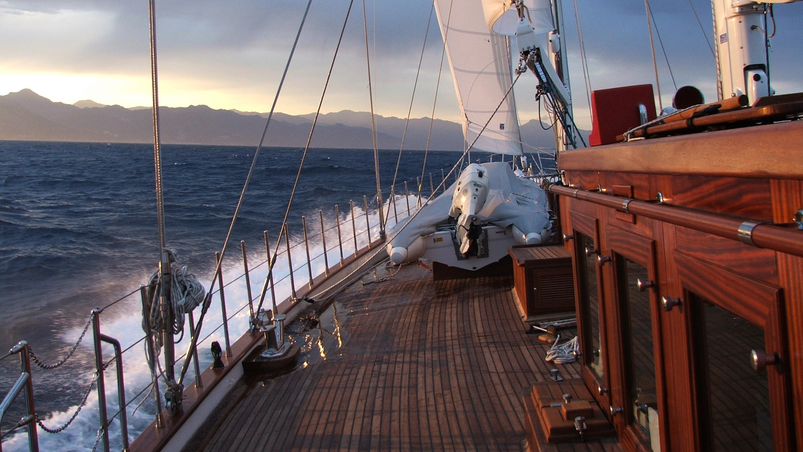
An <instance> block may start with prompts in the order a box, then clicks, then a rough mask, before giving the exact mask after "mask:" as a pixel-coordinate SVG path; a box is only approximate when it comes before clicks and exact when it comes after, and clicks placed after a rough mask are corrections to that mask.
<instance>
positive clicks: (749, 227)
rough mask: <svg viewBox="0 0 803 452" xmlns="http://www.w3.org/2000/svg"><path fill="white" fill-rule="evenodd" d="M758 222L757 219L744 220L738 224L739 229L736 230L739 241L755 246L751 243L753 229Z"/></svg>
mask: <svg viewBox="0 0 803 452" xmlns="http://www.w3.org/2000/svg"><path fill="white" fill-rule="evenodd" d="M760 224H761V223H759V222H757V221H745V222H743V223H742V224H740V225H739V230H738V231H737V233H738V235H739V241H740V242H742V243H744V244H745V245H750V246H756V244H755V243H753V229H755V228H756V226H758V225H760Z"/></svg>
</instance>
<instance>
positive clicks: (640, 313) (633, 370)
mask: <svg viewBox="0 0 803 452" xmlns="http://www.w3.org/2000/svg"><path fill="white" fill-rule="evenodd" d="M615 261H616V274H617V278H618V286H619V294H620V295H619V296H620V307H621V310H622V333H623V337H622V339H623V344H624V352H625V355H624V359H625V375H624V376H625V379H626V385H625V388H626V391H627V394H626V400H627V403H628V405H629V406H628V407H627V408H626V409H625V412H626V413H627V415H628V417H629V422H628V423H629V424H630V425H631V426H632V427H633V429H634V430H636V431H637V432H639V433H641V434H642V435H643V436H644V437H645V438H646V440H647V442H648V443H649V444H651V446H652V450H659V448H660V446H659V439H660V433H659V422H658V397H657V392H656V378H655V355H654V338H653V321H652V320H653V319H652V311H651V309H650V294H649V292H648V291H644V292H642V291H639V290H638V280H639V279H642V280H649V279H650V278H649V276H648V272H647V268H645V267H643V266H641V265H639V264H637V263H635V262H633V261H631V260H629V259H627V258H625V257H624V256H621V255H617V257H616V259H615Z"/></svg>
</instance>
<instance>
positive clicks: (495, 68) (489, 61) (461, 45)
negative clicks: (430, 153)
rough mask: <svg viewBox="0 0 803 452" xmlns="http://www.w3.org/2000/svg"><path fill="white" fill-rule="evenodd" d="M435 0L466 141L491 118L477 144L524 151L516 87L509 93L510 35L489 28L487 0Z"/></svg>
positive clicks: (492, 149)
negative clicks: (485, 0) (484, 7)
mask: <svg viewBox="0 0 803 452" xmlns="http://www.w3.org/2000/svg"><path fill="white" fill-rule="evenodd" d="M434 1H435V11H436V13H437V15H438V22H439V23H440V27H441V35H442V36H444V40H445V42H446V52H447V55H448V57H449V65H450V67H451V70H452V78H453V80H454V86H455V90H456V91H457V100H458V103H459V104H460V110H461V112H462V114H463V136H464V137H465V139H466V142H467V143H472V142H473V141H474V139H475V138H477V136H478V135H479V134H480V132H481V131H482V128H483V126H484V125H485V124H486V123H488V127H487V128H486V129H485V131H484V132H482V135H481V136H480V138H479V139H478V140H477V142H476V143H475V144H474V149H477V150H482V151H487V152H492V153H496V154H508V155H521V154H522V147H521V137H520V134H519V123H518V118H517V117H516V102H515V99H514V97H513V93H512V91H511V92H510V94H509V95H508V96H507V97H505V93H507V92H508V89H509V88H510V85H511V84H512V68H511V67H512V64H511V59H510V51H509V45H508V44H509V43H508V37H507V36H504V35H501V34H498V33H495V32H493V31H492V30H491V29H489V27H488V25H487V23H486V22H485V20H484V18H485V14H484V11H483V5H482V1H481V0H434ZM503 98H504V99H505V100H504V102H502V105H501V107H500V108H499V110H497V112H496V113H495V114H494V110H495V109H496V107H497V106H498V105H499V103H500V101H502V99H503ZM492 115H493V117H491V116H492ZM489 118H491V121H490V122H488V119H489Z"/></svg>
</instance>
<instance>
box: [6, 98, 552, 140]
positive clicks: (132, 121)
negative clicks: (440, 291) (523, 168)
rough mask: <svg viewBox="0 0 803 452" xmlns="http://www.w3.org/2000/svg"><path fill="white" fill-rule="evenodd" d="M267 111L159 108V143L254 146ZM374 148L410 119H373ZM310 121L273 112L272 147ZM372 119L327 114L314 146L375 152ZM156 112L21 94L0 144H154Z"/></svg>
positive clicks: (453, 128)
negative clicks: (373, 126)
mask: <svg viewBox="0 0 803 452" xmlns="http://www.w3.org/2000/svg"><path fill="white" fill-rule="evenodd" d="M266 116H267V115H266V114H264V113H249V112H238V111H232V110H213V109H211V108H209V107H207V106H205V105H194V106H190V107H183V108H171V107H160V126H161V141H162V142H163V143H174V144H217V145H235V146H237V145H240V146H254V145H256V143H257V142H258V141H259V138H260V136H261V134H262V129H263V128H264V126H265V117H266ZM375 122H376V128H377V144H378V147H379V148H381V149H398V148H399V147H400V145H401V141H402V136H403V135H404V125H405V120H404V119H400V118H395V117H383V116H377V117H376V121H375ZM311 124H312V116H311V115H301V116H291V115H286V114H283V113H276V114H274V116H273V119H272V121H271V126H270V129H269V132H268V135H267V137H266V143H265V145H267V146H280V147H302V146H304V144H305V143H306V140H307V137H308V135H309V129H310V125H311ZM370 124H371V122H370V116H369V113H366V112H353V111H341V112H337V113H328V114H325V115H322V116H321V117H320V118H319V120H318V125H317V126H316V129H315V135H314V136H313V140H312V144H311V145H312V146H313V147H322V148H353V149H370V148H371V147H373V144H372V137H371V129H370ZM429 128H430V120H429V119H426V118H418V119H413V120H411V121H410V124H409V126H408V129H407V133H406V135H404V136H405V145H404V148H405V149H425V148H426V145H427V136H428V133H429ZM152 129H153V126H152V119H151V111H150V109H147V108H141V107H140V108H131V109H128V108H123V107H121V106H119V105H111V106H109V105H102V104H99V103H97V102H94V101H91V100H82V101H79V102H76V103H75V104H74V105H67V104H64V103H61V102H52V101H50V100H49V99H47V98H45V97H42V96H40V95H38V94H36V93H35V92H33V91H31V90H29V89H24V90H22V91H19V92H16V93H9V94H7V95H5V96H0V140H37V141H79V142H118V143H149V142H151V141H152ZM522 136H523V137H524V139H525V140H524V141H525V142H527V143H528V144H529V145H531V146H536V147H544V148H554V138H553V136H552V132H551V131H544V130H542V129H541V127H540V124H538V122H537V121H530V122H528V123H527V124H524V125H523V126H522ZM429 148H430V149H433V150H454V151H457V150H461V149H463V136H462V131H461V127H460V124H457V123H454V122H451V121H444V120H440V119H438V120H435V121H434V122H433V128H432V136H431V137H430V146H429Z"/></svg>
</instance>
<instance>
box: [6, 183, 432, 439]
mask: <svg viewBox="0 0 803 452" xmlns="http://www.w3.org/2000/svg"><path fill="white" fill-rule="evenodd" d="M443 176H444V175H443V171H441V180H443ZM444 185H445V184H444ZM416 187H421V182H420V180H419V181H418V182H417V185H416ZM434 189H435V186H434V183H433V182H432V175H430V193H431V192H432V191H434ZM416 191H418V190H416ZM390 193H391V196H390V197H389V198H388V200H387V204H386V206H382V208H386V209H388V212H389V211H390V209H393V214H394V221H395V222H398V213H399V212H398V210H399V208H398V206H397V202H398V201H399V199H398V198H399V197H401V195H397V194H396V192H395V186H394V187H391V191H390ZM410 196H411V194H410V191H409V189H408V186H407V181H405V182H404V196H403V197H404V199H405V201H404V202H405V206H406V213H407V215H410V214H412V213H413V212H414V208H413V209H411V207H410ZM413 196H415V199H416V208H417V206H420V203H421V197H422V194H420V193H415V194H414V195H413ZM363 206H364V212H363V214H362V215H363V216H364V217H365V229H364V230H362V229H358V227H357V215H356V210H355V205H354V202H353V201H349V209H350V210H349V214H348V215H347V218H346V219H345V220H344V221H341V213H340V208H339V207H338V206H337V205H335V206H334V216H335V221H334V225H330V226H329V227H326V224H325V221H324V214H323V211H321V210H319V211H318V216H319V220H320V231H319V232H316V233H314V234H310V231H309V229H308V226H307V221H306V217H302V218H301V223H302V240H298V241H296V242H293V240H291V238H292V236H291V235H290V234H289V232H288V233H286V234H285V235H284V237H283V238H279V240H278V241H277V243H276V245H275V246H277V247H280V249H281V247H282V243H281V242H282V240H284V249H283V250H281V251H280V252H279V253H277V256H276V259H277V261H279V260H280V259H282V260H286V265H287V267H286V270H287V271H286V273H287V274H286V275H284V276H282V277H281V278H278V279H276V275H275V268H276V267H273V266H270V265H268V260H269V259H270V257H271V246H270V241H269V237H268V232H267V231H264V232H263V234H262V235H263V237H262V238H263V239H264V246H265V256H267V257H266V258H265V259H264V260H262V261H260V262H259V263H257V265H255V266H253V267H250V266H249V263H248V253H247V252H246V243H245V241H241V242H240V247H241V254H242V266H243V273H242V274H240V275H238V276H236V277H235V278H233V279H232V280H231V281H228V282H226V283H225V284H224V281H223V272H220V276H219V280H218V281H217V283H218V289H217V290H216V291H215V292H214V293H213V295H217V296H218V299H219V301H220V311H221V312H220V323H218V324H217V326H216V327H215V328H214V329H213V330H212V331H210V332H209V333H207V334H206V336H204V337H203V339H200V340H199V344H200V343H203V342H205V341H207V340H209V339H210V338H211V337H212V336H213V335H215V334H216V333H217V332H218V331H219V330H220V329H221V328H222V329H223V340H224V343H225V350H226V353H227V354H228V355H229V356H230V355H231V339H230V331H229V326H230V325H229V323H230V321H231V320H232V319H233V318H234V317H236V316H238V315H240V313H242V312H243V311H244V310H245V309H246V308H248V315H249V318H251V319H253V317H254V316H255V315H257V314H258V313H255V312H254V301H255V299H254V295H253V293H252V290H251V275H252V273H253V272H254V271H255V270H257V269H259V268H261V267H262V266H265V265H267V266H268V271H267V275H266V279H267V280H268V284H269V289H270V297H271V298H270V303H271V306H276V305H277V304H278V300H277V292H280V291H278V290H277V286H281V285H282V284H284V283H285V282H287V283H289V294H290V297H289V299H290V301H291V304H294V303H295V302H296V301H297V298H298V297H297V294H298V291H299V289H300V288H301V286H306V287H304V289H305V290H306V291H309V290H312V289H313V288H314V287H316V282H317V283H320V282H321V281H322V280H318V281H316V276H315V273H316V271H315V270H314V269H313V267H318V266H320V265H321V264H322V267H323V268H322V270H321V271H319V272H318V273H317V275H318V277H320V276H324V277H328V276H330V274H331V271H332V270H333V269H334V268H335V267H337V266H341V267H342V266H344V265H345V264H346V263H347V262H349V261H351V260H353V259H356V258H357V257H359V256H361V255H362V254H365V253H366V252H368V250H369V248H370V245H371V244H372V238H373V236H372V232H371V230H372V229H375V230H377V231H381V230H383V228H382V227H380V225H379V224H378V220H377V221H375V222H372V220H371V216H370V212H371V206H370V205H369V200H368V198H367V197H365V196H364V197H363ZM375 208H380V206H375ZM402 213H404V210H402ZM388 216H389V215H386V216H385V218H387V217H388ZM348 217H350V219H349V218H348ZM349 222H350V223H351V228H348V227H347V226H346V227H344V226H345V225H347V224H348V223H349ZM349 229H350V230H349ZM349 233H350V235H351V237H349V236H348V235H349ZM318 236H320V239H319V242H318ZM377 236H378V235H377ZM332 237H336V240H334V241H333V240H332V239H331V238H332ZM311 242H315V243H320V244H321V247H322V249H321V251H320V252H318V253H316V254H314V253H313V252H312V247H311V246H310V243H311ZM329 244H331V246H330V245H329ZM352 245H353V248H352ZM302 247H303V248H302ZM350 248H352V249H350ZM302 252H303V257H304V259H297V258H296V259H294V257H293V253H296V255H298V254H300V253H302ZM349 252H351V253H349ZM330 253H331V255H332V256H331V257H332V258H333V259H332V260H331V261H332V262H333V265H330ZM215 259H216V261H215V263H217V261H218V260H219V259H220V255H219V253H215ZM321 261H322V262H321ZM294 262H296V263H297V265H296V264H294ZM304 267H306V269H305V268H304ZM304 270H306V272H305V271H304ZM305 274H306V275H305ZM298 275H305V276H306V277H307V281H306V282H304V281H296V278H297V276H298ZM302 278H303V277H302ZM324 279H325V278H324ZM240 280H244V281H243V283H244V284H245V286H246V297H247V301H246V302H245V303H243V304H242V305H241V306H238V307H237V309H236V310H235V312H234V313H233V314H231V315H229V314H228V311H227V302H226V295H225V292H226V290H227V289H228V288H230V287H231V286H232V285H233V284H235V283H239V281H240ZM297 283H298V284H301V286H299V285H298V284H297ZM137 292H139V293H140V297H141V303H142V306H143V308H144V306H145V303H146V301H147V300H146V298H147V294H146V288H145V286H141V287H140V288H139V289H137V290H134V291H132V292H130V293H128V294H126V295H125V296H123V297H121V298H119V299H117V300H115V301H114V302H112V303H109V304H108V305H106V306H104V307H102V308H97V309H93V310H92V312H91V314H90V321H89V323H88V325H87V327H88V326H89V324H91V326H92V341H93V349H94V364H95V366H94V367H95V377H94V378H93V379H92V381H91V382H90V385H89V389H88V390H87V391H86V393H85V396H84V399H83V401H82V403H81V404H80V405H79V406H78V408H77V411H76V412H75V413H74V414H73V416H72V417H71V418H70V420H69V421H68V422H67V423H66V424H65V425H62V426H60V427H58V428H49V427H46V426H45V425H44V424H43V422H42V419H41V418H40V417H39V416H38V415H37V413H36V410H35V405H34V388H33V382H32V379H31V360H32V358H34V359H33V361H34V362H35V363H36V364H37V365H39V366H40V367H42V368H44V369H54V368H56V367H59V366H61V365H62V364H64V362H65V361H67V359H68V358H69V357H70V356H71V355H72V353H73V352H74V351H75V348H77V346H78V343H76V344H75V346H74V347H73V350H72V351H71V352H70V354H69V355H68V356H67V358H65V359H64V360H62V361H60V362H59V363H57V364H55V365H45V364H42V363H41V362H40V361H39V360H38V359H36V357H35V355H34V354H33V351H32V349H31V348H30V345H29V344H28V343H27V342H26V341H21V342H19V343H18V344H17V345H15V346H14V347H13V348H12V349H11V351H10V352H9V354H8V355H6V356H10V355H12V354H19V355H20V362H21V368H22V371H21V374H20V376H19V378H18V379H17V381H16V383H15V384H14V385H13V386H12V387H11V389H10V390H9V392H8V393H7V394H6V396H5V398H4V399H3V401H2V403H0V421H1V420H2V418H3V416H5V414H6V412H7V411H8V410H9V407H10V406H11V405H12V403H13V402H14V400H15V399H16V398H17V396H18V395H19V394H20V393H21V392H23V391H24V392H25V414H24V416H23V417H22V418H21V420H20V421H19V422H17V424H16V425H14V426H13V427H12V429H11V430H10V431H8V432H6V433H5V434H3V438H5V437H6V436H8V435H10V434H11V433H13V432H15V431H17V430H19V429H21V428H23V427H25V428H26V429H27V433H28V445H29V449H30V450H32V451H38V450H39V440H38V433H37V428H36V425H37V423H38V424H39V426H40V427H41V428H42V429H43V430H44V431H46V432H48V433H58V432H61V431H63V430H64V429H66V428H67V427H68V426H69V425H70V424H71V423H72V421H73V420H74V419H75V418H76V417H77V416H78V413H79V412H80V411H81V408H83V406H84V405H85V404H86V400H87V396H88V395H89V393H90V392H91V388H92V386H93V385H96V390H97V394H98V414H99V424H100V425H99V428H98V431H97V435H96V440H95V444H94V446H93V450H95V449H97V448H98V447H101V448H102V450H105V451H109V450H110V448H111V445H112V441H111V438H110V436H109V429H110V427H111V426H112V424H113V422H114V421H115V419H116V420H117V421H118V423H119V428H120V438H119V447H120V448H121V449H122V450H124V451H125V450H127V449H128V445H129V440H128V434H129V415H128V410H129V409H131V405H132V404H134V403H135V402H138V405H137V408H138V407H139V405H141V404H143V403H144V402H145V400H144V398H145V397H146V396H147V395H148V394H149V393H152V394H153V407H152V410H153V412H154V417H155V422H156V425H157V426H159V427H161V426H163V425H164V419H162V417H161V416H162V403H161V396H160V392H159V378H160V377H162V373H161V372H158V371H157V367H156V363H155V362H151V363H150V368H149V371H150V373H151V378H150V382H149V383H148V384H147V385H145V386H144V387H143V388H141V389H140V390H139V391H137V392H136V393H132V394H131V397H126V387H125V382H124V381H125V368H124V363H123V362H124V360H123V355H124V354H126V353H133V352H134V348H135V346H137V345H139V344H142V343H143V342H144V343H145V344H144V345H145V347H146V348H147V349H148V351H147V353H148V355H149V356H155V355H154V344H153V343H152V342H151V340H150V339H149V336H145V335H143V336H142V337H140V338H139V339H138V340H136V341H135V342H134V343H132V344H131V345H129V346H128V347H127V348H125V349H123V348H122V346H121V343H120V341H119V340H118V339H115V338H114V337H111V336H109V335H106V334H103V333H101V318H102V317H103V316H102V314H103V313H104V312H105V311H106V310H108V309H111V308H112V307H115V306H117V305H128V306H130V303H126V302H127V301H128V300H130V299H131V298H132V297H134V296H135V295H136V293H137ZM144 317H145V319H144V322H146V323H147V322H148V321H149V319H148V316H144ZM189 321H190V329H191V330H192V331H193V334H195V322H194V317H193V314H192V313H189ZM145 328H146V329H147V330H148V331H150V325H145ZM85 332H86V330H85ZM83 337H84V335H83V334H82V335H81V338H80V339H79V341H78V342H79V343H80V342H81V339H83ZM103 343H106V344H110V345H111V346H112V347H113V349H114V354H113V355H112V356H111V357H109V358H108V360H107V361H104V354H103ZM197 350H198V347H196V348H195V350H194V353H193V356H192V357H191V359H193V361H194V367H193V370H194V372H195V383H196V385H197V386H198V387H201V386H202V383H203V382H202V381H201V380H200V378H199V376H200V373H201V372H200V371H201V367H200V362H199V359H198V351H197ZM140 353H142V352H140ZM184 359H187V357H186V356H179V357H177V359H176V361H182V360H184ZM125 361H126V362H141V361H142V357H141V356H132V357H129V358H127V359H126V360H125ZM112 362H114V364H115V371H116V375H115V379H116V391H117V404H118V407H117V408H118V410H117V411H116V412H115V413H113V414H112V415H111V416H109V412H108V411H109V407H108V405H107V401H106V396H107V390H106V375H105V374H106V372H107V371H108V368H109V367H110V366H111V364H112ZM0 452H2V443H0Z"/></svg>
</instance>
